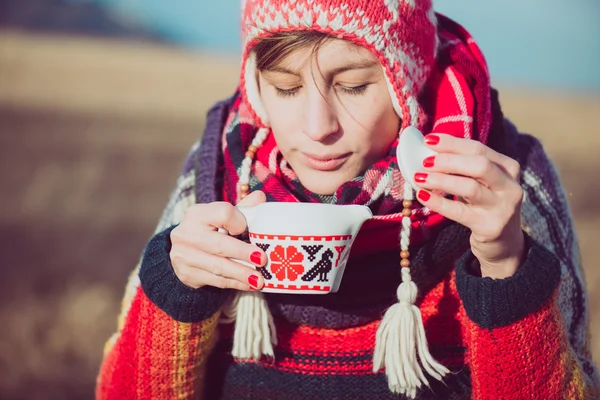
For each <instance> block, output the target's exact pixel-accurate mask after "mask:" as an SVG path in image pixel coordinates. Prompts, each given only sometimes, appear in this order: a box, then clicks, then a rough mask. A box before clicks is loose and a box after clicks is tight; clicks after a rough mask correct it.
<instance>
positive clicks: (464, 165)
mask: <svg viewBox="0 0 600 400" xmlns="http://www.w3.org/2000/svg"><path fill="white" fill-rule="evenodd" d="M423 167H424V168H425V172H428V173H429V172H441V173H445V174H454V175H462V176H465V177H469V178H474V179H477V180H478V181H480V182H481V183H483V184H484V185H486V186H487V187H489V188H491V189H492V190H497V189H503V188H505V187H506V186H507V185H508V184H510V183H511V182H513V181H514V179H513V178H512V177H510V176H509V175H507V174H506V173H505V172H504V171H503V170H501V169H500V168H499V167H498V165H497V164H496V163H494V162H492V161H491V160H490V159H489V158H486V157H484V156H473V155H465V154H451V153H439V154H437V155H435V156H431V157H428V158H426V159H425V160H424V161H423Z"/></svg>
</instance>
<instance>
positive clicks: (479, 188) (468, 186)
mask: <svg viewBox="0 0 600 400" xmlns="http://www.w3.org/2000/svg"><path fill="white" fill-rule="evenodd" d="M414 180H415V183H416V184H417V185H418V186H419V187H421V188H423V189H428V190H430V191H431V190H439V191H441V192H444V193H450V194H453V195H455V196H457V197H458V198H462V199H464V201H466V202H467V203H470V204H480V205H485V204H491V203H493V201H494V196H493V193H492V191H491V190H490V189H489V188H487V187H486V186H485V185H482V184H481V183H480V182H479V181H477V180H476V179H472V178H467V177H464V176H459V175H450V174H443V173H438V172H432V173H423V172H417V173H416V174H415V177H414Z"/></svg>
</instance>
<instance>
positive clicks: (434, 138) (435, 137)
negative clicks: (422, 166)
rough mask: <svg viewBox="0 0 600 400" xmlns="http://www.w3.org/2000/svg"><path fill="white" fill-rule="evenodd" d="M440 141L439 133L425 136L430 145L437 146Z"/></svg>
mask: <svg viewBox="0 0 600 400" xmlns="http://www.w3.org/2000/svg"><path fill="white" fill-rule="evenodd" d="M439 142H440V137H439V136H438V135H427V136H425V143H427V144H428V145H430V146H435V145H436V144H438V143H439Z"/></svg>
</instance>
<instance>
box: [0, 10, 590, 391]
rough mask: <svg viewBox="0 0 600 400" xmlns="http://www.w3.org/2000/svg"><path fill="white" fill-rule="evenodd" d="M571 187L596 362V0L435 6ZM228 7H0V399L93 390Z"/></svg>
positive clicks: (216, 89) (211, 93) (211, 95)
mask: <svg viewBox="0 0 600 400" xmlns="http://www.w3.org/2000/svg"><path fill="white" fill-rule="evenodd" d="M436 7H437V8H438V10H439V11H441V12H443V13H445V14H447V15H449V16H451V17H453V18H455V19H456V20H458V21H459V22H460V23H462V24H463V25H464V26H465V27H466V28H467V29H468V30H470V31H471V32H472V33H473V35H474V36H475V38H476V40H478V42H479V43H480V45H481V46H482V48H483V51H484V53H485V54H486V56H487V58H488V62H489V64H490V68H491V71H492V75H493V82H494V84H495V86H497V87H498V88H499V89H500V93H501V100H502V103H503V107H504V111H505V113H506V115H507V116H509V117H510V118H511V119H512V120H513V121H514V122H516V123H517V125H518V126H519V127H520V129H521V130H523V131H526V132H530V133H532V134H534V135H535V136H537V137H539V138H540V139H541V140H542V141H543V143H544V145H545V147H546V149H547V151H548V152H549V153H550V155H551V157H552V158H553V160H554V161H555V163H556V165H557V168H558V170H559V173H560V174H561V177H562V179H563V182H564V185H565V186H566V188H567V192H568V195H569V199H570V202H571V207H572V211H573V214H574V216H575V221H576V228H577V232H578V235H579V238H580V242H581V248H582V255H583V262H584V268H585V273H586V278H587V285H588V289H589V301H590V308H591V311H592V313H591V327H592V335H593V336H592V346H593V351H594V356H595V359H596V360H600V329H599V328H600V287H599V285H598V284H599V283H600V268H599V267H600V255H599V254H598V253H596V252H595V251H594V250H597V249H596V248H595V240H597V237H598V236H597V235H598V234H597V232H598V229H599V228H600V184H599V183H598V172H599V171H600V169H599V167H600V157H599V156H598V154H597V152H598V151H599V150H600V128H599V127H600V74H599V71H600V24H598V23H597V21H598V20H599V19H600V3H599V2H598V1H597V0H572V1H570V2H564V1H558V0H529V1H527V2H522V1H519V0H503V1H499V0H496V1H494V0H490V1H486V2H482V1H477V0H453V1H452V2H449V1H442V0H440V1H437V3H436ZM238 25H239V0H224V1H219V2H217V1H207V0H194V1H192V0H179V1H177V2H167V1H165V0H144V1H139V0H98V1H91V0H0V202H1V203H0V204H1V207H0V268H1V274H0V321H1V322H0V324H1V325H2V326H1V328H0V399H85V398H92V397H93V388H94V380H95V376H96V373H97V371H98V367H99V363H100V360H101V355H102V347H103V343H104V341H105V340H106V339H107V338H108V337H109V336H110V335H111V333H112V332H113V331H114V330H115V328H116V315H117V313H118V309H119V305H120V300H121V296H122V293H123V288H124V285H125V281H126V277H127V275H128V273H129V272H130V270H131V268H132V267H133V266H134V265H135V263H136V261H137V259H138V257H139V255H140V253H141V251H142V249H143V247H144V244H145V243H146V241H147V240H148V238H149V236H150V235H151V233H152V230H153V228H154V225H155V223H156V221H157V218H158V216H159V214H160V212H161V210H162V207H163V206H164V204H165V202H166V200H167V196H168V193H169V191H170V190H171V187H172V186H173V185H174V182H175V179H176V177H177V174H178V171H179V169H180V167H181V164H182V162H183V158H184V156H185V154H186V153H187V150H188V148H189V146H190V145H191V144H192V143H193V142H194V141H195V140H197V139H198V138H199V137H200V135H201V134H202V132H203V125H204V120H205V113H206V111H207V110H208V108H209V107H210V105H211V104H212V103H213V102H215V101H216V100H218V99H221V98H224V97H226V96H229V95H230V94H231V93H233V91H234V89H235V86H236V81H237V75H238V59H239V47H240V44H239V37H238Z"/></svg>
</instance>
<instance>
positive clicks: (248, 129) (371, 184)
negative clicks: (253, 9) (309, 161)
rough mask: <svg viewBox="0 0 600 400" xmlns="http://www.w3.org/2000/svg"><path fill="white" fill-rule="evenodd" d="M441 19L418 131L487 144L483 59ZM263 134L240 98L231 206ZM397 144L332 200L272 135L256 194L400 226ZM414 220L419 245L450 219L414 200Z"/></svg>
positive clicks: (228, 129) (235, 112)
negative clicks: (354, 211) (362, 212)
mask: <svg viewBox="0 0 600 400" xmlns="http://www.w3.org/2000/svg"><path fill="white" fill-rule="evenodd" d="M438 18H439V27H438V28H439V30H438V34H439V38H440V50H439V52H438V58H437V63H436V68H435V70H434V71H433V72H432V76H431V77H430V79H429V81H428V83H427V85H426V87H425V88H424V90H423V92H422V94H421V96H420V98H419V101H420V102H421V104H422V105H423V109H424V110H425V113H426V114H427V116H428V118H424V119H423V120H424V121H425V122H424V123H423V126H419V129H420V130H421V131H422V132H424V133H425V134H426V133H429V132H440V133H446V134H451V135H454V136H457V137H463V138H469V139H474V140H479V141H481V142H483V143H487V141H488V136H489V133H490V126H491V122H492V113H491V88H490V82H489V75H488V70H487V66H486V63H485V60H484V58H483V55H482V53H481V51H480V50H479V48H478V46H477V45H476V44H475V42H474V41H473V40H472V38H471V36H470V35H469V33H468V32H467V31H465V30H464V29H463V28H462V27H461V26H460V25H458V24H456V23H455V22H453V21H451V20H449V19H447V18H445V17H443V16H441V15H440V16H438ZM257 130H258V127H257V126H256V124H255V121H254V119H253V117H252V115H251V113H250V111H249V109H248V107H247V105H246V104H245V102H244V100H243V97H242V96H238V97H237V98H236V100H235V101H234V103H233V106H232V108H231V110H230V114H229V116H228V118H227V121H226V124H225V127H224V132H223V141H222V146H223V155H224V165H225V168H224V169H225V177H224V185H223V195H224V199H225V200H226V201H229V202H232V203H234V204H236V203H237V202H238V201H239V200H240V198H239V192H238V190H237V183H238V180H239V177H240V172H241V165H242V161H243V160H244V157H245V153H246V151H247V150H248V147H249V146H250V144H251V141H252V139H253V138H254V135H255V134H256V131H257ZM397 145H398V140H396V141H394V143H393V144H392V146H391V147H390V149H389V152H388V154H387V156H385V157H383V158H382V159H380V160H379V161H377V162H376V163H374V164H373V165H372V166H371V167H370V168H368V169H367V171H365V173H364V174H363V175H361V176H358V177H356V178H354V179H352V180H351V181H349V182H346V183H344V184H342V185H341V186H340V187H339V188H338V189H337V190H336V192H335V193H334V194H332V195H327V196H324V195H318V194H315V193H312V192H311V191H309V190H307V189H306V188H305V187H304V186H303V185H302V183H301V182H300V181H299V180H298V178H297V176H296V174H295V173H294V171H293V170H292V169H291V168H290V166H289V165H288V163H287V162H286V160H285V159H284V158H283V156H282V154H281V152H280V151H279V149H278V147H277V143H276V142H275V139H274V136H273V135H272V134H269V136H268V137H267V139H266V140H265V142H264V143H263V145H262V146H261V147H260V148H259V150H258V151H257V153H256V157H255V160H254V163H253V166H252V174H251V177H250V190H251V191H255V190H262V191H264V192H265V193H266V196H267V201H279V202H317V203H318V202H320V203H332V204H339V205H346V204H361V205H366V206H368V207H369V208H370V209H371V211H372V212H373V215H374V216H375V217H374V218H373V221H367V222H368V223H366V224H365V225H364V227H366V228H367V229H368V228H369V226H370V225H373V223H375V224H376V223H377V221H378V220H379V221H390V220H393V221H395V222H398V221H399V220H400V219H401V214H399V213H400V211H401V209H402V200H403V199H402V197H403V196H402V194H403V187H404V185H405V180H404V178H403V177H402V175H401V173H400V170H399V168H398V164H397V161H396V147H397ZM411 218H412V220H413V228H417V229H416V230H415V229H413V243H414V241H415V239H416V241H419V230H420V229H419V228H421V230H422V228H425V227H427V228H431V227H433V226H437V225H439V224H440V223H441V222H442V221H443V220H444V218H443V217H441V216H440V215H438V214H436V213H434V212H432V211H430V210H428V209H426V208H425V207H422V206H420V205H419V204H417V203H416V202H415V205H414V206H413V213H412V216H411ZM396 242H397V239H396ZM396 245H397V243H396Z"/></svg>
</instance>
